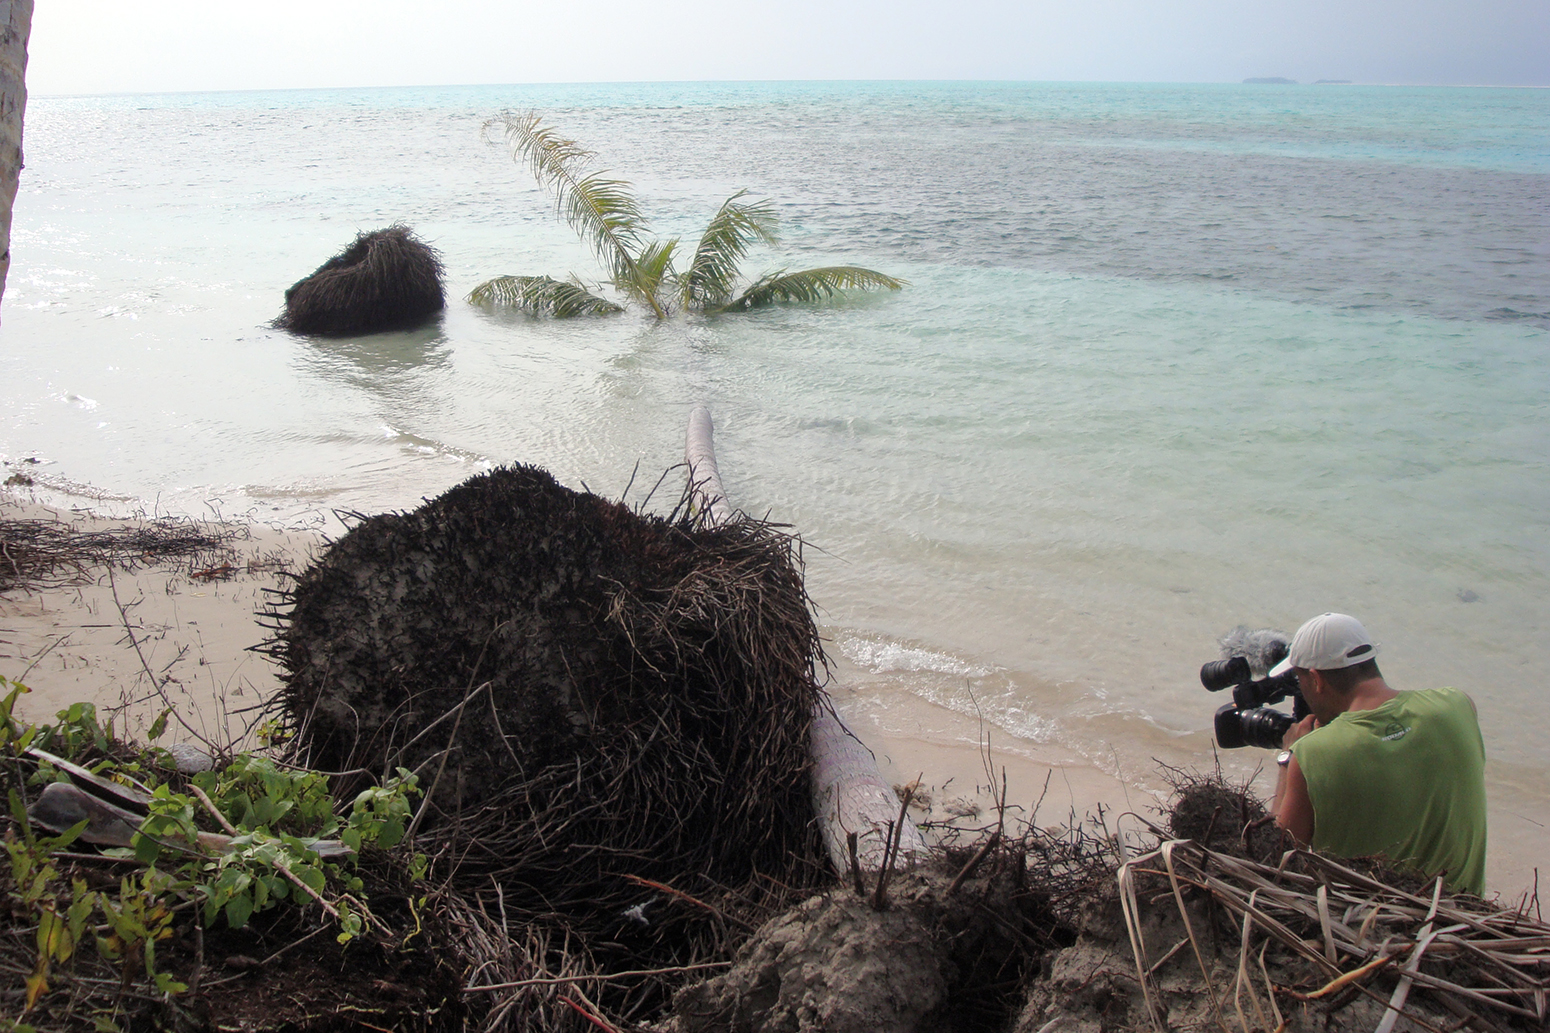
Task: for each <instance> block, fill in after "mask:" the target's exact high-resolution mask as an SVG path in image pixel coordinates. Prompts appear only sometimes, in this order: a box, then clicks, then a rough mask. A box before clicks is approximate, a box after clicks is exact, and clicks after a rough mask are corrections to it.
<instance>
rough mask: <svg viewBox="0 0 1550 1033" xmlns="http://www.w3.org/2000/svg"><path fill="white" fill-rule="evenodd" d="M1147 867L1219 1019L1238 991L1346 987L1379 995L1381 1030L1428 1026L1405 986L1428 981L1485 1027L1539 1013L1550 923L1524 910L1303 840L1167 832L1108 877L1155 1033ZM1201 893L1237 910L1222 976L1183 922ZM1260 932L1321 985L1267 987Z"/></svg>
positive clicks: (1548, 992) (1161, 1026)
mask: <svg viewBox="0 0 1550 1033" xmlns="http://www.w3.org/2000/svg"><path fill="white" fill-rule="evenodd" d="M1146 877H1151V878H1152V879H1153V880H1157V879H1163V880H1166V887H1167V889H1166V892H1164V893H1163V894H1162V897H1163V898H1164V899H1166V898H1167V897H1170V896H1171V897H1172V899H1173V901H1174V902H1175V903H1176V905H1177V907H1178V909H1179V913H1180V915H1181V916H1182V917H1183V919H1184V925H1185V929H1186V932H1187V939H1188V942H1189V945H1190V947H1191V948H1192V950H1193V953H1194V955H1195V956H1196V957H1197V958H1198V959H1201V960H1200V969H1201V973H1202V977H1203V978H1204V980H1205V983H1206V987H1207V989H1208V992H1209V993H1210V994H1211V995H1212V999H1213V1001H1215V1002H1217V1005H1216V1009H1215V1010H1216V1012H1217V1016H1216V1017H1217V1020H1218V1023H1219V1025H1221V1027H1222V1028H1223V1029H1227V1017H1226V1016H1225V1014H1223V1012H1224V1011H1225V1010H1226V1004H1225V1002H1227V1001H1234V1002H1241V1001H1243V1000H1244V999H1245V998H1246V999H1247V1000H1248V1001H1249V1002H1250V1005H1249V1008H1250V1011H1259V1012H1260V1013H1261V1014H1268V1013H1276V1012H1277V1009H1278V1005H1277V1004H1276V999H1277V997H1278V996H1279V997H1281V998H1283V999H1285V998H1291V999H1293V1000H1317V999H1321V998H1324V997H1327V996H1330V995H1332V994H1335V993H1337V992H1341V991H1345V992H1347V993H1349V992H1352V990H1353V989H1354V990H1355V991H1357V992H1361V993H1366V994H1369V995H1372V996H1377V997H1380V998H1381V1000H1382V1001H1383V1002H1384V1003H1385V1004H1386V1006H1387V1007H1386V1009H1385V1014H1384V1018H1383V1019H1382V1021H1381V1023H1380V1025H1379V1027H1378V1030H1377V1031H1376V1033H1388V1031H1389V1030H1390V1029H1391V1028H1393V1026H1394V1024H1395V1022H1396V1021H1397V1020H1398V1019H1400V1018H1402V1017H1405V1018H1408V1019H1410V1020H1411V1022H1412V1024H1413V1025H1414V1027H1415V1028H1432V1027H1431V1026H1429V1024H1427V1023H1426V1022H1425V1021H1424V1020H1423V1019H1421V1018H1419V1017H1418V1016H1416V1015H1413V1014H1410V1013H1409V1012H1407V1011H1406V1009H1405V1002H1406V1000H1407V997H1408V995H1409V993H1410V990H1411V989H1412V988H1413V987H1423V988H1425V989H1426V990H1428V991H1429V992H1430V994H1431V995H1432V996H1433V997H1435V998H1436V999H1438V1000H1440V1001H1441V1002H1442V1003H1443V1004H1444V1005H1445V1006H1446V1007H1447V1008H1448V1009H1449V1010H1450V1011H1453V1012H1455V1013H1456V1014H1458V1015H1459V1016H1460V1017H1464V1018H1471V1019H1474V1020H1477V1022H1479V1023H1483V1025H1482V1028H1485V1029H1490V1028H1492V1026H1491V1025H1490V1018H1489V1017H1490V1016H1491V1015H1496V1016H1499V1017H1503V1018H1510V1019H1516V1020H1520V1021H1521V1020H1527V1021H1528V1022H1529V1023H1530V1024H1533V1023H1538V1024H1540V1025H1541V1026H1542V1025H1543V1024H1544V1023H1545V1022H1546V1018H1547V1008H1546V999H1547V996H1550V924H1547V923H1546V922H1544V921H1543V920H1542V919H1540V918H1538V917H1536V916H1531V915H1529V914H1528V912H1527V910H1526V909H1525V910H1517V909H1508V908H1502V907H1499V906H1497V905H1494V904H1492V903H1489V902H1487V901H1484V900H1481V899H1479V898H1476V897H1470V896H1447V897H1445V896H1444V895H1443V892H1442V881H1441V879H1438V880H1437V881H1436V882H1435V883H1434V884H1433V885H1432V887H1431V889H1430V892H1428V893H1426V894H1425V895H1424V896H1423V895H1418V894H1416V893H1413V892H1409V891H1407V890H1404V889H1401V888H1399V887H1397V886H1394V885H1391V884H1389V883H1387V882H1385V881H1382V880H1380V879H1378V878H1374V877H1373V876H1370V875H1367V874H1365V873H1363V872H1361V871H1360V870H1358V869H1357V868H1356V867H1354V866H1352V865H1349V864H1345V863H1342V862H1339V861H1336V860H1332V859H1330V858H1328V857H1324V856H1322V855H1319V854H1315V853H1311V852H1309V851H1305V850H1289V851H1286V852H1285V853H1284V854H1283V855H1282V856H1281V857H1280V858H1279V860H1278V861H1277V862H1276V863H1274V864H1270V863H1264V862H1259V861H1254V860H1251V859H1248V858H1245V857H1240V856H1235V855H1234V854H1232V853H1227V852H1222V851H1215V850H1209V849H1207V848H1205V847H1203V846H1201V845H1200V844H1199V843H1198V842H1196V841H1194V840H1187V839H1173V840H1168V841H1166V842H1163V843H1161V844H1160V845H1158V846H1157V847H1156V848H1155V849H1153V850H1150V851H1148V852H1147V853H1145V854H1142V855H1141V856H1139V857H1136V858H1134V859H1132V860H1131V861H1129V862H1128V863H1126V864H1124V865H1122V866H1121V867H1120V869H1119V871H1118V875H1117V878H1118V884H1119V889H1120V900H1121V904H1122V906H1123V908H1124V914H1125V923H1126V927H1127V930H1128V931H1129V934H1130V941H1131V948H1132V950H1133V952H1134V954H1135V960H1136V972H1137V977H1138V979H1139V981H1140V984H1141V987H1142V990H1143V992H1144V993H1145V995H1146V1003H1147V1008H1148V1011H1149V1012H1150V1013H1151V1016H1152V1023H1153V1026H1154V1027H1155V1028H1156V1030H1157V1031H1158V1033H1164V1031H1165V1030H1166V1029H1167V1025H1166V1022H1165V1019H1164V1016H1163V1013H1162V1009H1161V1007H1160V1005H1159V1001H1160V995H1159V993H1158V990H1157V987H1156V984H1155V981H1154V973H1155V972H1156V970H1157V968H1158V967H1159V965H1160V963H1161V962H1160V957H1161V952H1160V951H1159V950H1158V949H1157V948H1158V945H1155V944H1152V945H1149V944H1147V943H1146V941H1145V937H1144V935H1143V915H1144V909H1145V900H1146V895H1145V894H1144V893H1143V891H1142V890H1141V889H1140V887H1141V885H1142V880H1143V879H1144V878H1146ZM1201 896H1205V897H1208V898H1209V899H1210V900H1211V901H1212V902H1213V903H1214V904H1215V905H1218V906H1220V907H1221V908H1224V909H1226V911H1227V912H1229V913H1230V914H1232V915H1235V916H1238V918H1239V919H1240V920H1241V924H1240V928H1241V943H1240V947H1239V965H1238V967H1237V972H1236V977H1235V978H1234V979H1233V980H1232V982H1231V983H1230V984H1229V985H1225V986H1218V985H1216V984H1215V980H1214V979H1213V977H1212V972H1211V968H1210V966H1209V965H1208V964H1207V962H1206V961H1205V958H1207V957H1208V956H1210V953H1211V952H1210V950H1209V948H1208V947H1207V946H1205V945H1204V944H1203V943H1202V936H1203V934H1204V932H1205V931H1204V930H1203V929H1201V928H1199V927H1198V925H1192V924H1191V921H1190V913H1191V909H1190V907H1189V906H1188V902H1189V901H1190V900H1191V899H1192V898H1194V899H1198V898H1200V897H1201ZM1151 899H1153V900H1156V899H1158V898H1157V897H1155V896H1154V897H1152V898H1151ZM1197 921H1198V920H1197ZM1266 942H1273V943H1276V944H1279V945H1280V946H1281V947H1282V948H1283V949H1284V950H1286V951H1287V952H1289V953H1291V954H1293V955H1295V956H1297V957H1300V958H1301V959H1302V960H1303V961H1304V962H1305V963H1306V964H1307V965H1308V966H1310V967H1311V968H1312V969H1314V970H1315V971H1318V972H1322V974H1323V976H1322V978H1323V980H1324V982H1323V985H1322V986H1320V987H1319V988H1317V989H1315V990H1313V991H1312V992H1308V993H1303V992H1301V991H1297V990H1294V989H1292V988H1289V987H1284V986H1278V985H1276V984H1275V983H1274V982H1273V981H1272V980H1271V978H1270V975H1269V973H1268V970H1266V969H1265V968H1264V967H1263V964H1262V963H1259V964H1251V961H1252V959H1254V958H1255V957H1256V956H1259V955H1260V954H1261V951H1262V948H1263V946H1264V944H1265V943H1266ZM1179 946H1183V944H1180V945H1179ZM1175 949H1177V948H1175ZM1390 968H1392V969H1395V970H1397V971H1398V972H1399V973H1400V978H1399V979H1398V982H1397V984H1396V986H1395V987H1394V989H1393V990H1392V991H1391V992H1389V993H1387V994H1382V995H1380V994H1377V993H1376V991H1373V990H1371V989H1369V988H1368V987H1367V986H1366V983H1367V982H1368V981H1369V980H1370V979H1371V978H1372V977H1374V976H1375V975H1377V974H1378V973H1380V972H1382V971H1384V970H1386V969H1390ZM1261 1000H1264V1001H1265V1002H1266V1009H1268V1010H1266V1009H1262V1006H1261V1004H1260V1001H1261ZM1237 1007H1238V1009H1239V1010H1238V1012H1237V1017H1238V1020H1239V1023H1240V1026H1241V1028H1242V1029H1243V1030H1244V1031H1245V1033H1247V1031H1248V1029H1249V1028H1250V1027H1251V1025H1253V1023H1251V1022H1250V1021H1249V1020H1248V1019H1245V1017H1244V1012H1243V1011H1242V1010H1241V1009H1242V1007H1244V1006H1243V1005H1241V1004H1239V1005H1237Z"/></svg>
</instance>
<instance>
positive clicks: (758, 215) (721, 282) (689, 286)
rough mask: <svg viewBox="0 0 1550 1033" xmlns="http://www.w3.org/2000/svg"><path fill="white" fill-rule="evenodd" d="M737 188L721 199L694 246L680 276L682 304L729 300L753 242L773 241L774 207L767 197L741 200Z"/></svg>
mask: <svg viewBox="0 0 1550 1033" xmlns="http://www.w3.org/2000/svg"><path fill="white" fill-rule="evenodd" d="M747 193H748V191H746V190H739V191H738V192H737V193H735V194H733V195H732V196H731V197H729V198H727V199H726V200H725V201H723V202H722V203H721V210H720V211H718V212H717V213H716V215H715V217H714V218H712V219H711V220H710V225H709V226H706V227H705V232H704V234H702V235H701V236H700V244H699V247H697V248H695V249H694V261H693V262H691V263H690V265H689V271H688V272H687V273H685V274H684V276H683V305H684V307H685V308H693V309H699V310H701V311H711V310H714V309H718V308H721V307H722V306H724V305H726V303H727V302H728V301H729V300H731V297H732V291H733V290H734V289H735V288H736V286H737V278H738V266H739V263H741V262H742V260H743V259H744V258H745V257H746V256H747V254H748V250H749V249H750V248H751V247H753V245H754V244H755V243H758V242H761V241H762V242H763V243H765V244H774V243H775V241H776V238H775V225H776V218H775V208H774V206H773V205H771V204H770V202H769V201H756V202H754V203H753V204H744V203H742V201H740V200H739V198H741V197H743V196H744V195H745V194H747Z"/></svg>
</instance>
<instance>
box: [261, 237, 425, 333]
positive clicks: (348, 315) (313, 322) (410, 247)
mask: <svg viewBox="0 0 1550 1033" xmlns="http://www.w3.org/2000/svg"><path fill="white" fill-rule="evenodd" d="M441 274H442V268H441V256H440V255H439V254H437V252H436V250H435V249H434V248H432V247H431V246H430V245H429V244H427V243H425V242H424V241H422V240H420V239H419V238H418V237H416V236H415V235H414V233H413V232H412V231H411V230H410V229H409V227H408V226H397V225H395V226H389V227H388V228H386V229H381V230H372V231H371V232H369V233H362V234H360V235H359V236H357V237H356V238H355V240H354V242H353V243H351V244H350V246H349V247H347V248H345V249H344V250H343V251H341V252H340V253H339V254H337V255H335V256H334V257H333V258H330V259H329V260H328V261H326V262H324V263H323V264H322V265H320V266H318V268H317V269H316V270H315V271H314V272H313V273H312V275H310V276H308V277H306V278H305V279H302V280H298V281H297V282H296V283H295V284H293V285H292V286H291V288H290V289H289V290H287V291H286V292H285V311H284V312H283V313H281V314H280V316H279V318H277V319H276V320H275V321H274V325H275V327H276V328H277V329H280V330H289V331H291V332H292V333H297V334H319V335H348V334H371V333H378V332H381V331H384V330H408V329H412V328H414V327H416V326H419V325H420V324H421V323H424V322H425V321H426V320H427V319H429V318H430V317H432V316H434V315H435V314H436V313H438V312H440V311H441V310H442V309H443V308H445V307H446V295H445V292H444V291H443V289H442V283H441Z"/></svg>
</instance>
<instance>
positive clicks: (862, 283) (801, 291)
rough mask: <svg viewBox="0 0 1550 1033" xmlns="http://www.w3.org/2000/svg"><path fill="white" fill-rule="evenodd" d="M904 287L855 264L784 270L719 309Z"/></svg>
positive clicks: (763, 278)
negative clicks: (791, 270)
mask: <svg viewBox="0 0 1550 1033" xmlns="http://www.w3.org/2000/svg"><path fill="white" fill-rule="evenodd" d="M903 286H904V281H903V280H898V279H895V278H894V277H892V276H884V275H883V274H882V273H878V272H873V271H872V270H870V269H862V268H860V267H859V266H854V265H833V266H827V267H825V268H822V269H804V270H803V271H801V272H799V273H788V272H785V271H781V272H778V273H770V274H768V275H765V276H762V277H760V278H759V279H758V280H757V281H755V283H754V284H753V285H752V286H750V287H749V288H748V289H747V290H746V291H744V292H743V293H742V295H741V296H740V297H738V298H737V300H736V301H733V302H730V303H728V304H727V305H725V306H724V307H723V308H722V309H720V311H723V312H737V311H742V310H744V309H751V308H763V307H764V306H765V305H773V304H775V303H776V302H778V301H826V300H827V299H829V298H832V297H834V295H836V294H839V293H841V292H842V291H845V290H851V289H866V288H869V287H881V288H885V289H887V290H894V291H896V290H898V289H899V288H900V287H903Z"/></svg>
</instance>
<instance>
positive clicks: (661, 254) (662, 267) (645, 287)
mask: <svg viewBox="0 0 1550 1033" xmlns="http://www.w3.org/2000/svg"><path fill="white" fill-rule="evenodd" d="M677 250H678V238H676V237H674V238H673V239H672V240H669V241H666V242H662V241H656V240H653V241H652V242H651V243H650V244H647V245H646V246H645V247H644V248H642V249H641V252H640V255H639V256H638V257H637V258H636V259H635V276H636V280H635V282H634V283H633V284H632V285H631V287H632V289H631V290H630V292H629V293H631V294H633V295H634V296H636V297H640V298H658V299H660V298H661V297H662V296H663V294H662V288H663V287H665V286H666V285H667V284H669V283H672V282H673V281H674V279H675V278H676V273H675V271H674V269H673V255H674V253H675V252H676V251H677ZM664 314H665V310H664V309H658V310H657V315H659V316H661V315H664Z"/></svg>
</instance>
